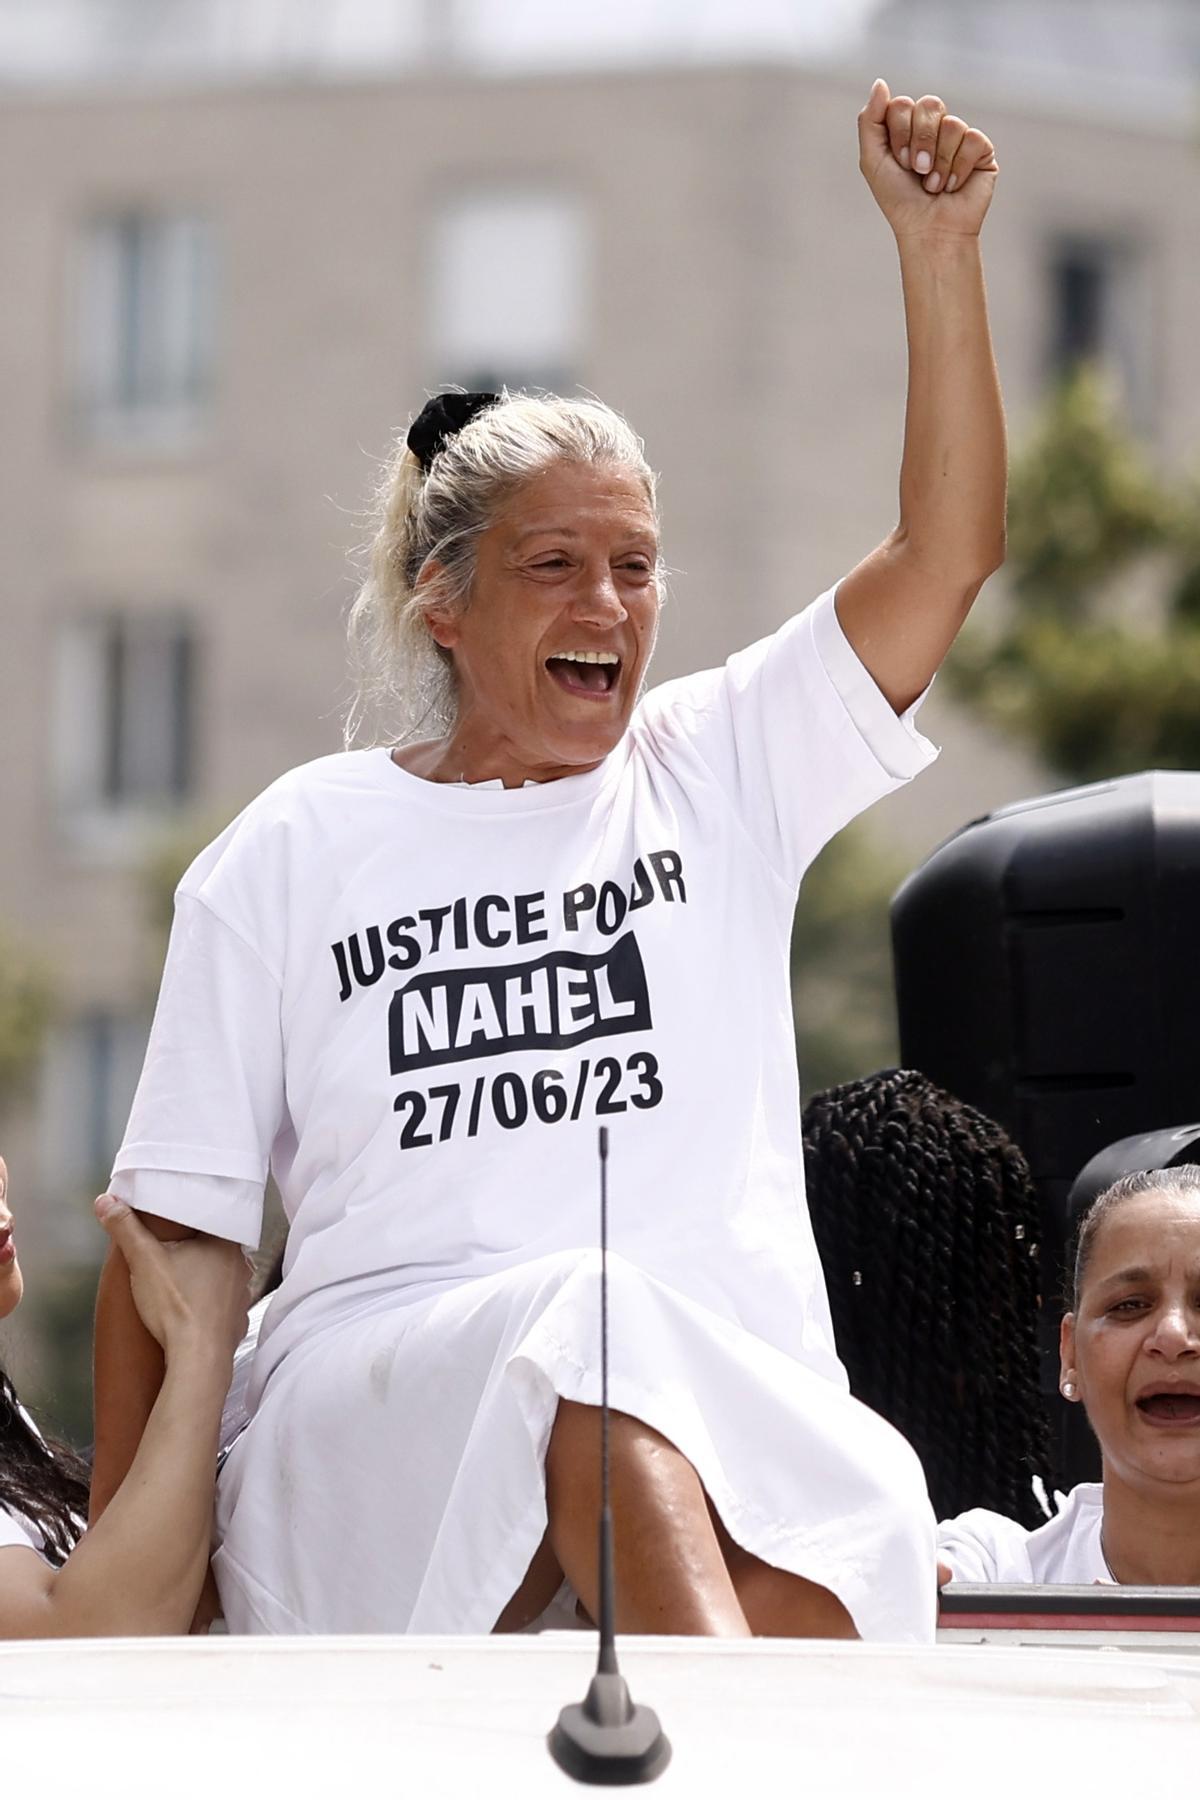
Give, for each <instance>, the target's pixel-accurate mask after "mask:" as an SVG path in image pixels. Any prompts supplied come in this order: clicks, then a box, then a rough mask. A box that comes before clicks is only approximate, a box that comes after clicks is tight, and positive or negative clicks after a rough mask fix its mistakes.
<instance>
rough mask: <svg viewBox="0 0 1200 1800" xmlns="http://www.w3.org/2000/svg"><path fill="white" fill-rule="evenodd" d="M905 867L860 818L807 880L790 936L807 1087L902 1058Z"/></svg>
mask: <svg viewBox="0 0 1200 1800" xmlns="http://www.w3.org/2000/svg"><path fill="white" fill-rule="evenodd" d="M905 872H906V870H905V867H904V865H903V863H901V862H900V861H899V860H897V859H895V858H892V857H890V856H889V855H888V854H887V853H886V852H884V851H882V850H880V849H879V848H878V847H877V845H876V844H875V843H874V842H873V841H872V838H871V835H870V831H869V828H868V827H867V826H866V825H865V824H864V823H863V822H861V821H860V822H859V823H857V824H854V825H851V826H850V827H848V829H847V830H845V831H843V832H840V833H839V834H838V836H837V837H836V838H834V840H833V842H832V843H831V844H828V845H827V846H826V847H825V849H824V850H822V852H821V854H820V856H818V858H817V860H816V861H815V862H814V863H813V865H812V868H811V869H810V870H809V872H808V874H807V875H806V876H805V878H804V886H803V888H802V889H801V892H800V904H799V906H798V907H797V909H796V923H795V928H794V930H793V933H792V995H793V1004H794V1007H795V1014H796V1044H797V1051H798V1054H799V1058H800V1087H801V1092H802V1093H806V1094H811V1093H815V1092H816V1091H817V1089H818V1088H824V1087H830V1086H832V1085H833V1084H834V1083H835V1082H839V1081H848V1080H850V1079H851V1078H852V1077H854V1076H856V1075H862V1074H864V1073H865V1072H866V1071H867V1070H868V1069H879V1068H883V1067H886V1066H888V1065H893V1064H894V1063H895V1062H896V1057H897V1051H896V1020H895V1006H894V1003H893V1000H892V961H891V938H890V933H889V926H888V902H889V900H890V898H891V895H892V894H893V892H894V891H895V889H896V887H897V886H898V885H899V883H900V880H901V878H902V876H903V875H904V874H905Z"/></svg>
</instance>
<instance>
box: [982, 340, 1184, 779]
mask: <svg viewBox="0 0 1200 1800" xmlns="http://www.w3.org/2000/svg"><path fill="white" fill-rule="evenodd" d="M1007 573H1008V582H1009V591H1010V595H1011V607H1010V610H1009V614H1008V617H1007V618H1006V620H1005V622H1004V624H1003V625H1002V626H1001V628H1000V630H999V631H998V632H991V633H989V632H988V631H987V630H986V629H985V628H982V627H981V628H980V629H979V630H976V631H971V632H969V633H968V634H967V636H966V637H965V639H964V641H963V642H962V644H961V645H960V646H959V648H958V649H956V651H955V653H954V655H953V656H952V657H951V659H950V661H949V662H948V664H947V668H946V675H947V681H948V684H949V686H950V688H951V690H952V691H953V692H956V693H957V694H959V695H960V696H961V697H963V698H964V699H966V700H968V701H969V702H970V703H971V704H973V705H974V706H976V707H977V708H978V709H979V710H980V711H981V712H982V713H983V714H984V716H985V717H987V718H988V719H990V720H991V721H992V722H993V723H995V724H996V725H998V726H999V727H1000V728H1001V729H1002V730H1005V731H1008V732H1010V733H1012V734H1014V735H1016V736H1019V737H1023V738H1024V739H1025V740H1026V742H1028V743H1029V744H1031V745H1032V747H1033V748H1034V749H1035V750H1036V751H1037V753H1038V754H1039V755H1040V756H1041V757H1042V758H1043V760H1044V761H1045V762H1046V763H1047V764H1048V765H1049V766H1050V767H1051V768H1052V769H1054V770H1055V771H1056V772H1057V773H1058V774H1061V775H1063V776H1065V777H1066V778H1067V779H1068V780H1071V781H1096V780H1101V779H1104V778H1106V777H1110V776H1115V775H1123V774H1129V773H1132V772H1133V771H1135V770H1139V769H1146V768H1176V769H1177V768H1200V489H1198V488H1197V486H1196V484H1195V482H1193V481H1186V480H1183V479H1181V478H1174V479H1171V478H1166V477H1163V476H1162V475H1161V474H1160V473H1159V472H1158V471H1157V470H1156V469H1155V468H1154V467H1153V465H1152V463H1151V461H1150V458H1149V456H1148V455H1147V453H1146V452H1145V450H1144V449H1143V448H1142V447H1141V446H1140V445H1139V444H1138V443H1137V442H1136V440H1135V439H1134V438H1133V436H1132V435H1131V434H1130V432H1129V431H1128V430H1127V429H1126V427H1125V426H1124V425H1123V424H1122V421H1121V419H1120V416H1119V413H1118V410H1117V408H1116V405H1115V404H1114V402H1113V400H1112V397H1111V395H1110V394H1109V392H1108V390H1107V389H1106V387H1105V385H1104V383H1103V381H1102V380H1101V378H1100V377H1099V375H1098V374H1097V373H1096V372H1095V371H1094V370H1088V369H1084V370H1082V371H1080V372H1079V373H1078V374H1077V375H1076V376H1075V377H1074V378H1073V379H1071V380H1070V381H1069V382H1067V383H1065V384H1064V385H1063V386H1062V387H1061V388H1060V389H1059V390H1057V391H1056V393H1055V394H1054V396H1053V397H1052V399H1051V401H1050V403H1049V405H1048V406H1047V408H1046V409H1045V411H1044V413H1043V415H1042V417H1041V419H1040V420H1039V421H1038V424H1037V426H1036V428H1035V430H1034V432H1033V434H1032V436H1031V438H1030V440H1029V442H1028V443H1027V444H1026V446H1025V448H1024V450H1023V451H1022V452H1021V453H1020V454H1019V455H1018V456H1017V457H1016V458H1015V460H1014V463H1013V468H1012V479H1011V487H1010V496H1009V554H1008V565H1007Z"/></svg>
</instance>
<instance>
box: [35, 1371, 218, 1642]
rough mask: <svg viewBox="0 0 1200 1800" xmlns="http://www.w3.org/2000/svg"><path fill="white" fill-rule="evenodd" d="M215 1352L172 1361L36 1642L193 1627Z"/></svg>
mask: <svg viewBox="0 0 1200 1800" xmlns="http://www.w3.org/2000/svg"><path fill="white" fill-rule="evenodd" d="M229 1376H230V1359H229V1357H228V1356H227V1355H222V1354H221V1353H220V1352H219V1351H218V1350H216V1349H215V1348H214V1347H213V1345H212V1344H211V1343H208V1342H205V1341H202V1340H200V1341H198V1342H197V1343H196V1345H195V1346H194V1348H189V1349H188V1350H187V1351H186V1352H182V1353H179V1354H176V1355H174V1356H173V1357H172V1359H171V1364H170V1366H169V1368H168V1370H167V1373H166V1376H165V1379H164V1381H163V1384H162V1388H161V1390H160V1392H159V1394H158V1397H157V1399H156V1400H155V1402H154V1405H153V1407H152V1409H151V1412H150V1417H149V1420H148V1422H147V1424H146V1428H145V1431H144V1433H143V1434H142V1439H141V1443H140V1444H139V1446H138V1449H137V1452H136V1454H135V1456H134V1458H133V1462H132V1466H131V1467H130V1469H129V1472H128V1474H127V1476H126V1478H125V1480H124V1481H123V1482H122V1483H121V1486H120V1490H119V1492H117V1493H116V1494H115V1495H114V1496H113V1498H112V1501H111V1503H110V1504H109V1505H108V1507H107V1508H106V1509H105V1512H104V1516H103V1517H102V1518H101V1519H99V1520H98V1521H97V1522H96V1524H94V1525H92V1526H91V1527H90V1528H89V1529H88V1531H87V1533H86V1534H85V1535H84V1537H83V1538H82V1539H81V1540H80V1542H79V1543H78V1544H77V1545H76V1547H75V1549H74V1550H73V1551H72V1553H71V1555H70V1556H69V1557H68V1559H67V1561H66V1562H65V1563H64V1565H63V1567H62V1568H61V1569H60V1570H59V1571H58V1572H57V1573H56V1574H53V1575H51V1576H50V1577H49V1579H48V1581H47V1582H46V1585H45V1590H44V1603H43V1604H42V1605H40V1606H38V1607H36V1608H34V1609H33V1610H32V1612H31V1616H30V1618H29V1620H28V1621H27V1622H26V1624H25V1627H24V1631H23V1635H26V1636H32V1637H89V1636H90V1637H118V1636H126V1635H135V1634H136V1635H147V1636H159V1635H165V1634H173V1633H179V1632H184V1631H186V1630H187V1629H188V1626H189V1624H190V1623H191V1620H192V1616H193V1613H194V1611H195V1607H196V1601H197V1599H198V1597H199V1594H200V1589H201V1586H202V1584H203V1581H204V1576H205V1572H206V1570H207V1568H208V1556H209V1548H210V1539H211V1532H212V1512H213V1495H214V1488H215V1479H216V1462H217V1441H218V1434H219V1428H220V1413H221V1401H222V1399H223V1397H224V1395H225V1392H226V1389H227V1388H228V1386H229Z"/></svg>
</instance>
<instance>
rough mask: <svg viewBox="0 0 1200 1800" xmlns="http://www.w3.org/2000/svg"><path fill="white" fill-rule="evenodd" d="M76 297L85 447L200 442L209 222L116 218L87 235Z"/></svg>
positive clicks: (209, 289) (208, 339)
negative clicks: (94, 443)
mask: <svg viewBox="0 0 1200 1800" xmlns="http://www.w3.org/2000/svg"><path fill="white" fill-rule="evenodd" d="M76 281H77V292H76V312H75V317H76V345H75V354H76V366H75V383H74V410H75V416H76V422H77V424H78V426H79V429H80V430H81V431H82V433H83V434H84V435H85V436H86V437H88V438H89V439H91V440H93V441H95V440H100V441H104V442H109V443H118V444H122V445H128V446H131V447H135V448H141V447H148V448H155V447H164V446H165V447H172V446H177V445H178V444H180V443H181V442H183V443H186V442H188V441H190V440H192V439H194V437H195V436H196V433H197V431H198V429H199V427H200V426H201V425H202V423H203V419H204V413H205V409H206V407H207V404H208V401H209V398H210V395H211V390H212V381H213V350H214V311H215V294H214V286H215V269H214V249H213V239H212V231H211V227H210V226H209V224H208V222H207V221H206V220H204V219H200V218H193V217H187V216H184V215H171V214H159V213H149V212H122V213H112V214H109V215H106V216H103V217H98V218H94V219H92V220H91V221H90V223H89V224H88V225H87V226H86V227H85V229H84V232H83V234H82V239H81V243H80V246H79V256H78V266H77V274H76Z"/></svg>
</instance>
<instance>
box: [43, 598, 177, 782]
mask: <svg viewBox="0 0 1200 1800" xmlns="http://www.w3.org/2000/svg"><path fill="white" fill-rule="evenodd" d="M55 678H56V679H55V686H56V696H55V707H54V752H55V756H54V760H55V774H56V787H57V797H58V801H59V805H60V807H61V809H62V810H63V811H64V812H65V813H68V814H74V815H77V816H81V815H93V816H94V815H96V814H108V815H112V814H117V813H121V812H126V813H129V812H132V813H145V812H148V811H161V810H162V809H164V808H167V807H171V806H174V805H178V804H179V803H180V802H181V801H183V800H185V799H186V798H187V797H188V795H189V794H190V793H191V791H192V786H193V762H194V744H193V721H194V718H195V712H196V706H195V685H196V649H195V639H194V636H193V633H192V630H191V628H190V626H189V625H188V624H187V623H186V622H185V621H183V620H181V619H179V618H178V617H175V616H170V615H160V614H157V613H150V614H121V613H104V614H95V615H88V616H86V617H82V618H75V619H71V620H69V621H68V622H67V623H66V624H65V625H64V626H63V628H62V630H61V631H60V634H59V640H58V646H57V668H56V671H55Z"/></svg>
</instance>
